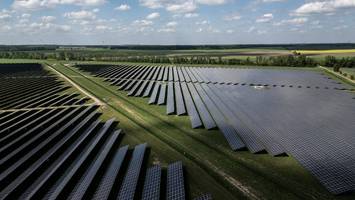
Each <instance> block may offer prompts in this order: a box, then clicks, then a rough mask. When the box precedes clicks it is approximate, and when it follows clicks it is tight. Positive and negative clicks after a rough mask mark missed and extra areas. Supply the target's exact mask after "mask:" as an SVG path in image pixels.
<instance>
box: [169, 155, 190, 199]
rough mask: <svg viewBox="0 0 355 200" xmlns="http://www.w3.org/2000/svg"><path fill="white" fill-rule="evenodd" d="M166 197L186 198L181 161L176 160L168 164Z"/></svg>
mask: <svg viewBox="0 0 355 200" xmlns="http://www.w3.org/2000/svg"><path fill="white" fill-rule="evenodd" d="M166 199H167V200H185V199H186V196H185V185H184V172H183V167H182V162H176V163H173V164H170V165H169V166H168V172H167V185H166Z"/></svg>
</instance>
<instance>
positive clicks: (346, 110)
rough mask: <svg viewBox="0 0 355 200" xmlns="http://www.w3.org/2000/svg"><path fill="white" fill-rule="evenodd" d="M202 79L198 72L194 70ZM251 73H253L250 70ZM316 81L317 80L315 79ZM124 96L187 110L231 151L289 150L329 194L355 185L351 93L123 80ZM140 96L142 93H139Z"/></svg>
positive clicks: (194, 123) (354, 107) (170, 110)
mask: <svg viewBox="0 0 355 200" xmlns="http://www.w3.org/2000/svg"><path fill="white" fill-rule="evenodd" d="M197 76H200V77H201V79H203V74H198V75H197ZM250 76H253V75H252V74H251V75H250ZM314 79H316V78H314ZM111 81H113V82H115V81H116V83H115V84H117V85H118V86H119V88H120V89H123V90H126V91H127V92H128V95H132V96H133V95H134V96H144V97H150V99H149V103H150V104H159V105H162V104H166V105H167V114H173V113H176V114H178V115H180V114H185V113H187V114H188V115H189V116H190V119H191V123H192V127H194V128H196V127H200V126H204V127H205V128H207V129H212V128H215V127H218V128H219V129H220V130H221V132H222V133H223V134H224V136H225V138H226V140H227V141H228V143H229V145H230V146H231V148H232V149H233V150H237V149H241V148H244V147H247V148H248V149H249V150H250V151H251V152H253V153H257V152H262V151H267V152H268V153H270V154H271V155H274V156H276V155H282V154H291V155H292V156H293V157H295V158H296V159H297V160H298V161H299V162H300V163H301V164H302V165H303V166H304V167H305V168H306V169H308V170H309V171H310V172H311V173H312V174H314V175H315V176H316V177H317V178H318V179H319V180H320V182H321V183H322V184H323V185H324V186H325V187H326V188H327V189H328V190H329V191H331V192H333V193H336V194H339V193H342V192H347V191H353V190H354V189H355V171H354V169H355V168H354V167H353V166H355V158H354V155H355V146H354V145H353V144H355V135H354V134H353V130H355V124H354V123H353V120H354V119H355V104H354V94H352V93H347V92H343V91H338V90H308V89H296V88H282V87H279V88H273V87H271V88H268V87H264V88H254V87H238V86H235V85H225V84H223V85H221V84H206V83H191V82H188V83H186V82H167V83H166V82H159V81H158V82H157V81H143V80H135V79H123V80H121V81H119V82H117V80H113V79H112V80H111ZM142 94H143V95H142Z"/></svg>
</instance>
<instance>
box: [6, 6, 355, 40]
mask: <svg viewBox="0 0 355 200" xmlns="http://www.w3.org/2000/svg"><path fill="white" fill-rule="evenodd" d="M311 42H314V43H328V42H355V0H129V1H128V0H126V1H122V0H115V1H114V0H0V44H107V45H109V44H111V45H119V44H251V43H311Z"/></svg>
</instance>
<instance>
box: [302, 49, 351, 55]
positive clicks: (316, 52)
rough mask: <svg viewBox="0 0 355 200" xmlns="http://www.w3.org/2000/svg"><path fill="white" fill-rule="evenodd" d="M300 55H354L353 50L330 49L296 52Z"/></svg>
mask: <svg viewBox="0 0 355 200" xmlns="http://www.w3.org/2000/svg"><path fill="white" fill-rule="evenodd" d="M296 52H297V53H301V54H347V53H355V49H331V50H297V51H296Z"/></svg>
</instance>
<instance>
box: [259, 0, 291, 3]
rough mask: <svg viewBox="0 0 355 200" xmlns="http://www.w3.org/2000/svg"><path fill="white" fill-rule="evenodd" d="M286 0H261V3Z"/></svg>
mask: <svg viewBox="0 0 355 200" xmlns="http://www.w3.org/2000/svg"><path fill="white" fill-rule="evenodd" d="M284 1H287V0H262V2H263V3H274V2H284Z"/></svg>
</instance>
